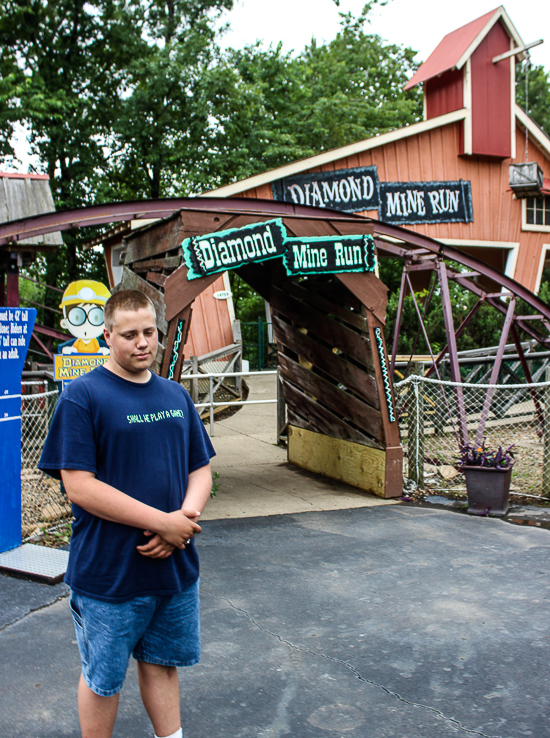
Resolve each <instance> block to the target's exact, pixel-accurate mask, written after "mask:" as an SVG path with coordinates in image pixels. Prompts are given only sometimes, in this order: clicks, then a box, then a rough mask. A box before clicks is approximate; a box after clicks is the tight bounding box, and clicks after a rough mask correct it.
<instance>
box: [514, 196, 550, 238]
mask: <svg viewBox="0 0 550 738" xmlns="http://www.w3.org/2000/svg"><path fill="white" fill-rule="evenodd" d="M521 220H522V224H521V227H522V230H524V231H543V232H544V231H545V232H550V196H548V195H543V196H542V197H526V198H525V199H524V200H523V201H522V218H521Z"/></svg>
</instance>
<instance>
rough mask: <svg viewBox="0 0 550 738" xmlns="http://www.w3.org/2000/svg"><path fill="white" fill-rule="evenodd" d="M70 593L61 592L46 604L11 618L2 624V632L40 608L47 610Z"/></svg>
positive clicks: (0, 631) (0, 627)
mask: <svg viewBox="0 0 550 738" xmlns="http://www.w3.org/2000/svg"><path fill="white" fill-rule="evenodd" d="M69 594H70V592H67V593H66V594H60V595H58V596H57V597H56V598H55V600H53V601H52V602H47V603H46V604H45V605H38V607H33V608H31V609H30V610H29V611H28V612H26V613H24V614H23V615H21V616H20V617H18V618H15V620H11V621H10V622H9V623H6V624H5V625H2V626H0V633H3V632H4V631H5V630H6V629H7V628H9V627H11V626H12V625H15V624H16V623H20V622H21V620H24V619H25V618H26V617H28V616H29V615H32V613H33V612H38V611H39V610H45V609H46V608H47V607H51V606H52V605H55V604H56V602H59V601H60V600H64V599H65V597H68V596H69Z"/></svg>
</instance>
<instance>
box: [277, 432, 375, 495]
mask: <svg viewBox="0 0 550 738" xmlns="http://www.w3.org/2000/svg"><path fill="white" fill-rule="evenodd" d="M288 460H289V461H290V463H291V464H296V466H300V467H302V469H307V470H308V471H312V472H315V473H316V474H322V475H323V476H324V477H329V479H336V480H337V481H339V482H344V483H345V484H349V485H351V486H352V487H358V488H359V489H364V490H365V491H366V492H372V493H373V494H375V495H378V496H379V497H384V481H385V474H386V452H385V451H381V450H379V449H376V448H369V447H368V446H362V445H361V444H359V443H353V442H352V441H341V440H340V439H338V438H331V437H330V436H325V435H324V434H323V433H314V432H313V431H308V430H304V429H303V428H296V427H295V426H292V425H289V427H288Z"/></svg>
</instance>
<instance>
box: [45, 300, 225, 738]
mask: <svg viewBox="0 0 550 738" xmlns="http://www.w3.org/2000/svg"><path fill="white" fill-rule="evenodd" d="M104 336H105V341H106V343H107V345H108V346H109V348H110V350H111V352H110V355H109V359H108V361H107V363H106V364H104V365H103V367H98V368H97V369H94V370H93V371H92V372H90V373H89V374H86V375H85V376H83V377H80V378H78V379H76V380H75V381H74V382H71V384H70V385H69V386H68V387H67V388H66V389H65V390H64V391H63V393H62V394H61V396H60V398H59V402H58V405H57V409H56V413H55V416H54V419H53V422H52V426H51V429H50V432H49V435H48V438H47V440H46V444H45V446H44V451H43V454H42V458H41V460H40V464H39V467H40V468H41V469H42V470H43V471H45V472H47V473H48V474H50V475H51V476H53V477H55V478H58V479H59V478H62V480H63V483H64V485H65V488H66V491H67V495H68V496H69V499H70V500H71V502H72V503H73V512H74V517H75V520H74V524H73V535H72V540H71V551H70V556H69V565H68V569H67V574H66V577H65V581H66V582H67V583H68V584H69V585H70V587H71V610H72V614H73V618H74V622H75V628H76V634H77V641H78V647H79V651H80V657H81V661H82V675H81V678H80V684H79V689H78V706H79V715H80V724H81V729H82V736H83V738H111V735H112V731H113V726H114V722H115V718H116V713H117V707H118V696H119V692H120V690H121V688H122V685H123V682H124V678H125V675H126V669H127V667H128V662H129V657H130V654H132V655H133V657H134V658H135V659H136V660H137V667H138V677H139V686H140V691H141V696H142V699H143V703H144V705H145V708H146V710H147V713H148V714H149V717H150V719H151V722H152V724H153V728H154V730H155V735H156V736H157V737H158V738H160V737H161V736H162V737H163V738H164V736H170V738H181V736H182V729H181V719H180V706H179V686H178V675H177V669H176V667H178V666H190V665H192V664H196V663H197V662H198V661H199V656H200V641H199V620H198V617H199V607H198V577H199V570H198V557H197V552H196V549H195V545H194V541H193V537H194V536H195V534H196V533H200V530H201V529H200V527H199V525H198V524H197V520H198V518H199V516H200V515H201V513H202V511H203V509H204V507H205V505H206V502H207V500H208V498H209V496H210V491H211V489H212V478H211V473H210V466H209V461H210V458H211V457H212V456H213V455H214V449H213V448H212V444H211V443H210V440H209V438H208V436H207V434H206V431H205V429H204V426H203V424H202V422H201V420H200V418H199V416H198V414H197V412H196V410H195V408H194V407H193V403H192V402H191V399H190V397H189V395H188V394H187V393H186V392H185V390H184V389H183V388H182V387H181V386H180V385H179V384H178V383H176V382H169V381H168V380H165V379H162V378H160V377H157V376H156V375H154V374H152V373H151V372H150V371H149V366H150V365H151V364H152V362H153V360H154V358H155V355H156V353H157V345H158V337H157V328H156V316H155V310H154V307H153V304H152V303H151V302H150V300H149V299H148V298H147V297H146V296H145V295H143V294H142V293H141V292H138V291H136V290H121V291H120V292H116V293H115V294H114V295H113V296H112V297H111V298H110V299H109V300H108V301H107V303H106V305H105V331H104Z"/></svg>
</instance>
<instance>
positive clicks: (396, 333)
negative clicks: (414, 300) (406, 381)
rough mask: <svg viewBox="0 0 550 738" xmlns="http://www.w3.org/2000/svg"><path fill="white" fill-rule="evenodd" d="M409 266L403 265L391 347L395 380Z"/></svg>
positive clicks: (392, 372)
mask: <svg viewBox="0 0 550 738" xmlns="http://www.w3.org/2000/svg"><path fill="white" fill-rule="evenodd" d="M406 270H407V267H406V266H404V267H403V272H402V274H401V290H400V292H399V302H398V303H397V316H396V318H395V329H394V331H393V346H392V349H391V363H390V378H391V380H392V382H393V375H394V374H395V358H396V356H397V343H398V341H399V332H400V331H401V318H402V316H403V303H404V302H405V292H406V289H407V271H406Z"/></svg>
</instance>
